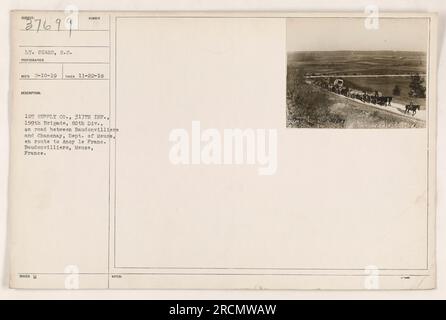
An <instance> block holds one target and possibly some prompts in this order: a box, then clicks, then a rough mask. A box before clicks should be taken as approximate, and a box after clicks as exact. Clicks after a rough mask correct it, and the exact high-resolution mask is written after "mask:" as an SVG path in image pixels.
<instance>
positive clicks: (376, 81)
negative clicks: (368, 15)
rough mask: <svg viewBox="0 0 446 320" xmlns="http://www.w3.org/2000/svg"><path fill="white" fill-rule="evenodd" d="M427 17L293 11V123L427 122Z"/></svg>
mask: <svg viewBox="0 0 446 320" xmlns="http://www.w3.org/2000/svg"><path fill="white" fill-rule="evenodd" d="M428 34H429V19H427V18H408V19H407V18H406V19H402V18H389V17H383V18H379V20H378V23H376V24H371V25H370V24H367V21H365V18H351V17H350V18H316V19H300V18H289V19H287V79H286V100H287V101H286V105H287V110H286V126H287V128H351V129H354V128H363V129H369V128H370V129H371V128H424V127H425V126H426V119H427V103H426V96H427V91H428V90H427V69H428V59H427V57H428V49H429V48H428V40H429V39H428Z"/></svg>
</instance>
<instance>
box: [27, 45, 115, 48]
mask: <svg viewBox="0 0 446 320" xmlns="http://www.w3.org/2000/svg"><path fill="white" fill-rule="evenodd" d="M19 47H20V48H109V46H54V45H49V46H45V45H19Z"/></svg>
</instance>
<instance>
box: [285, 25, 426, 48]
mask: <svg viewBox="0 0 446 320" xmlns="http://www.w3.org/2000/svg"><path fill="white" fill-rule="evenodd" d="M428 25H429V20H428V19H427V18H410V19H402V18H380V20H379V29H378V30H368V29H366V28H365V26H364V18H289V19H287V51H288V52H290V51H327V50H328V51H330V50H402V51H427V42H428Z"/></svg>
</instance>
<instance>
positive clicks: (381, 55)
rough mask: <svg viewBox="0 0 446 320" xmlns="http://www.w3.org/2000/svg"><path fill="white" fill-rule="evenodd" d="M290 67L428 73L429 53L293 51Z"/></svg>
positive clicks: (321, 71) (345, 72) (317, 71)
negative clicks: (427, 55) (427, 57)
mask: <svg viewBox="0 0 446 320" xmlns="http://www.w3.org/2000/svg"><path fill="white" fill-rule="evenodd" d="M288 67H290V68H299V70H301V71H302V72H304V73H305V74H309V75H317V74H325V75H329V74H332V75H337V74H343V75H348V74H350V75H354V74H358V75H361V74H373V75H380V74H382V75H385V74H392V75H396V74H413V73H419V74H425V73H426V54H425V53H423V52H409V51H304V52H289V53H288Z"/></svg>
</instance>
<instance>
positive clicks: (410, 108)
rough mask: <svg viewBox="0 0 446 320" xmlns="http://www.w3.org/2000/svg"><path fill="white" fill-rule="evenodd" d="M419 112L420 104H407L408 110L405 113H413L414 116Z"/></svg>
mask: <svg viewBox="0 0 446 320" xmlns="http://www.w3.org/2000/svg"><path fill="white" fill-rule="evenodd" d="M417 110H420V105H419V104H412V105H410V104H406V110H405V111H404V113H409V111H412V115H413V116H414V115H415V114H416V113H417Z"/></svg>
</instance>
